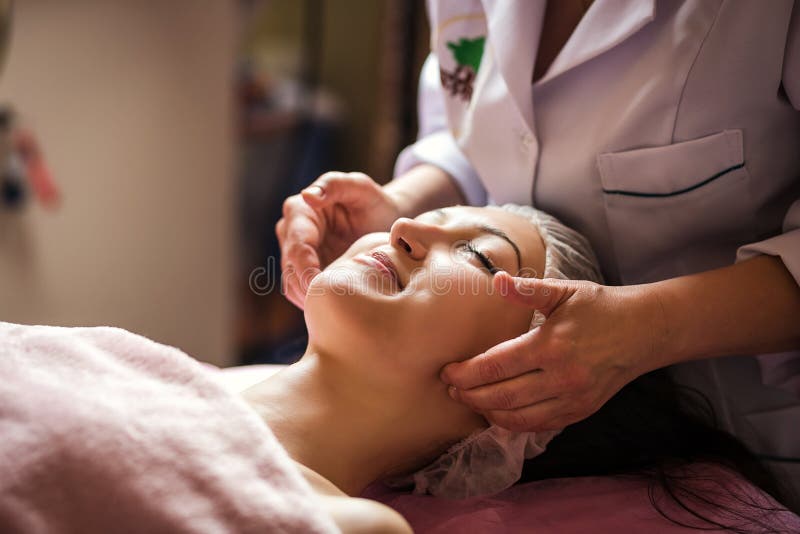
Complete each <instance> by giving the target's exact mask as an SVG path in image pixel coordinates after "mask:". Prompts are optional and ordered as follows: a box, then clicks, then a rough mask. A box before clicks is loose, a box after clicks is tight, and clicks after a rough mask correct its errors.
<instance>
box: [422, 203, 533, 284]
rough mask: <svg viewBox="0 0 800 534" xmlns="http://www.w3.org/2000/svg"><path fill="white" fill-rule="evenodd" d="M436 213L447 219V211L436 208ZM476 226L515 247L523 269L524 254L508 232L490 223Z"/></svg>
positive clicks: (518, 266)
mask: <svg viewBox="0 0 800 534" xmlns="http://www.w3.org/2000/svg"><path fill="white" fill-rule="evenodd" d="M434 213H435V214H436V216H437V217H439V218H440V219H446V218H447V213H445V211H444V210H443V209H438V210H434ZM476 228H477V229H478V230H480V231H481V232H483V233H486V234H491V235H493V236H497V237H499V238H500V239H502V240H503V241H505V242H506V243H508V244H509V245H511V248H513V249H514V254H516V255H517V269H522V254H520V252H519V247H518V246H517V244H516V243H514V241H513V240H512V239H511V238H510V237H508V234H506V233H505V232H504V231H502V230H501V229H499V228H495V227H494V226H490V225H488V224H479V225H477V226H476Z"/></svg>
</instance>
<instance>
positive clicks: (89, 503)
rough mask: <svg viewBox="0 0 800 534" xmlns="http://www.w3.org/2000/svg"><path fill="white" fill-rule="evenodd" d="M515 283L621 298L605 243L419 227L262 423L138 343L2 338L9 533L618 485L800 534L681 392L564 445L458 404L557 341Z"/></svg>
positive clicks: (548, 234)
mask: <svg viewBox="0 0 800 534" xmlns="http://www.w3.org/2000/svg"><path fill="white" fill-rule="evenodd" d="M503 271H505V272H506V273H514V274H518V273H522V274H523V275H535V274H536V273H542V274H543V275H544V276H545V277H561V278H573V279H585V280H589V281H592V282H601V277H600V275H599V273H598V270H597V267H596V261H595V259H594V256H593V254H592V252H591V250H590V248H589V246H588V243H587V242H586V240H585V239H583V238H582V237H581V236H579V235H578V234H577V233H575V232H574V231H572V230H570V229H568V228H566V227H565V226H563V225H562V224H560V223H559V222H558V221H557V220H555V219H554V218H552V217H550V216H547V215H546V214H543V213H541V212H538V211H535V210H533V209H531V208H521V207H517V206H505V207H503V208H497V207H488V208H467V207H453V208H447V209H444V210H437V211H435V212H430V213H426V214H423V215H421V216H419V217H418V218H417V219H414V220H410V219H400V220H398V221H397V222H396V223H395V224H394V225H393V226H392V229H391V232H390V233H376V234H370V235H367V236H364V237H363V238H361V239H359V240H358V241H357V242H356V243H355V244H354V245H353V246H352V247H351V248H350V249H349V250H348V251H347V252H346V253H345V254H344V255H343V256H342V257H341V258H339V259H338V260H337V261H336V262H334V263H333V264H332V265H330V266H329V267H328V268H327V269H326V270H325V271H323V272H322V273H321V274H320V275H319V276H317V277H316V278H315V279H314V281H313V283H312V285H311V287H310V289H309V293H308V297H307V300H306V304H305V317H306V323H307V326H308V332H309V344H308V347H307V349H306V352H305V354H304V356H303V357H302V359H301V360H300V361H299V362H298V363H296V364H294V365H291V366H289V367H287V368H285V369H283V370H282V371H280V372H278V373H277V374H274V375H273V376H271V377H269V378H267V379H266V380H264V381H262V382H260V383H259V384H257V385H256V386H254V387H252V388H250V389H248V390H247V391H245V392H244V393H243V395H242V396H243V398H244V399H245V401H246V403H247V404H245V403H243V402H241V399H237V398H236V397H235V396H234V395H232V394H229V393H227V392H226V391H225V390H224V389H223V388H222V387H221V386H220V385H219V383H218V382H216V380H217V378H216V377H215V376H214V372H213V371H207V370H205V369H204V368H202V366H200V365H197V364H196V363H195V362H194V361H193V360H191V359H190V358H188V357H185V356H182V355H180V353H178V352H177V351H174V350H173V349H169V348H166V347H163V346H161V345H157V344H154V343H152V342H148V341H146V340H143V339H142V338H139V337H137V336H132V335H129V334H125V333H123V332H120V331H118V330H113V329H58V328H47V327H21V326H15V325H7V324H4V325H0V340H2V341H0V372H2V373H3V374H4V377H5V378H4V380H3V381H0V384H2V385H0V434H1V435H3V444H0V459H2V460H0V490H1V491H2V494H0V530H3V531H6V530H9V531H21V532H33V531H37V532H38V531H63V532H71V531H75V532H77V531H80V532H90V531H101V530H105V529H107V528H109V524H113V525H114V526H115V527H116V530H117V531H120V530H127V531H145V530H147V531H153V530H170V531H192V532H195V531H196V532H214V531H229V530H236V531H240V532H250V531H253V532H256V531H259V532H264V531H284V532H286V531H288V532H291V531H296V532H326V531H336V529H337V528H338V529H339V530H341V531H343V532H410V531H411V529H410V526H409V525H408V523H407V522H406V521H405V520H404V519H403V517H402V516H400V515H399V514H398V513H396V512H394V511H393V510H392V509H390V508H388V507H386V506H384V505H382V504H380V503H378V502H375V501H370V500H366V499H359V498H357V496H358V495H361V494H362V492H363V491H364V490H365V488H367V486H369V485H370V484H371V483H373V482H375V481H379V480H382V481H388V482H389V483H390V484H393V485H397V486H402V485H406V486H408V487H409V488H412V487H413V488H414V490H415V491H416V492H427V493H430V494H433V495H436V496H441V497H444V498H464V497H471V496H477V495H485V494H491V493H495V492H499V491H501V490H504V489H506V488H508V487H509V486H511V485H512V484H514V483H515V482H517V481H518V480H519V479H520V477H521V476H522V477H523V480H533V479H539V478H554V477H561V476H580V475H605V474H609V475H618V474H626V475H633V476H637V477H645V478H648V479H650V480H652V492H651V495H653V496H654V497H653V505H654V506H656V507H658V508H659V509H661V507H662V506H663V503H664V502H665V500H664V499H666V500H672V501H674V503H675V504H677V505H678V506H672V507H669V510H670V512H669V513H668V514H665V515H667V516H668V520H669V521H672V522H674V523H678V524H686V525H690V526H693V527H695V528H706V529H708V528H709V527H713V528H722V529H730V530H733V531H745V532H751V531H760V530H769V531H776V530H777V531H780V530H786V531H790V530H791V529H792V528H796V527H797V525H798V524H800V523H798V522H797V521H798V518H797V517H796V516H794V515H793V514H791V513H790V512H788V511H785V508H784V507H783V506H781V505H780V504H779V503H780V502H781V499H783V496H782V495H781V493H780V488H779V487H778V485H777V484H776V482H775V480H774V479H773V478H772V477H771V476H770V475H769V473H768V472H767V471H766V470H764V469H763V468H762V467H761V466H760V465H759V464H758V462H757V461H756V459H755V458H754V457H753V456H752V455H751V454H750V453H749V452H748V451H747V450H746V449H745V448H744V447H743V446H742V445H741V444H740V443H739V442H738V441H736V440H735V439H734V438H732V437H730V436H728V435H726V434H724V433H722V432H719V431H717V430H715V429H713V428H712V427H711V426H710V425H709V424H708V423H706V422H705V421H704V420H703V416H702V414H701V413H700V412H698V410H697V409H696V406H695V405H696V404H697V402H696V399H695V402H694V403H692V400H693V399H692V398H690V397H686V396H683V395H680V394H679V393H680V392H679V391H678V390H677V389H676V387H675V386H674V385H672V384H671V383H670V382H669V381H668V379H667V378H665V377H664V376H662V375H659V374H650V375H646V376H644V377H642V378H640V379H638V380H636V381H634V382H633V383H631V384H630V385H629V386H627V387H626V388H624V389H623V390H622V391H620V393H619V394H618V395H617V396H616V397H615V398H614V399H612V400H611V401H609V403H607V405H606V406H605V407H604V408H603V409H601V410H600V411H599V412H598V413H597V414H595V415H594V416H592V417H590V418H589V419H587V420H586V421H584V422H581V423H577V424H575V425H572V426H570V427H568V428H567V429H565V430H564V431H563V432H561V433H559V432H545V433H539V434H532V433H514V432H509V431H505V430H503V429H500V428H496V427H489V426H488V425H487V423H486V421H485V420H484V419H483V418H482V417H481V416H480V415H478V414H476V413H474V412H472V411H470V410H469V409H468V408H466V407H465V406H464V405H462V404H460V403H457V402H455V401H453V400H451V398H450V397H449V396H448V394H447V390H446V386H445V385H444V384H443V383H442V382H441V381H440V380H439V377H438V375H439V371H440V369H441V368H442V367H443V366H444V365H445V364H447V363H449V362H452V361H455V360H459V359H463V358H464V357H465V356H466V355H470V354H477V353H480V352H482V351H484V350H486V349H488V348H489V347H492V346H493V345H496V344H497V343H499V342H501V341H503V340H506V339H510V338H512V337H515V336H518V335H520V334H522V333H524V332H526V331H527V330H528V329H529V328H531V327H532V325H533V326H534V327H535V326H536V325H538V324H540V321H539V317H534V316H533V314H532V313H531V311H530V310H528V309H527V308H525V307H522V306H514V305H512V304H509V301H508V299H507V298H505V297H503V296H502V295H501V294H500V289H501V286H503V284H502V283H501V282H503V280H505V281H506V282H507V281H508V277H507V275H505V274H498V273H501V272H503ZM540 275H541V274H540ZM248 405H249V407H248ZM262 422H263V424H262ZM268 429H269V430H268ZM270 430H271V432H270ZM273 435H274V438H277V441H278V442H279V443H280V445H282V447H283V449H281V448H279V447H277V446H276V445H275V442H274V438H273ZM7 438H8V439H7ZM284 450H285V452H284ZM286 453H288V456H287V455H286ZM289 458H291V460H289ZM526 459H527V462H526ZM697 466H716V467H714V468H709V469H700V468H697ZM696 468H697V469H696ZM298 472H299V475H301V476H298ZM695 473H696V474H697V476H695V475H694V474H695ZM710 473H711V474H713V476H712V475H710ZM714 477H716V478H717V481H716V482H715V483H712V484H711V485H710V486H709V481H710V480H711V479H712V478H714ZM695 479H696V480H695ZM744 480H747V481H749V483H745V482H744ZM695 481H697V482H698V484H700V483H702V484H700V485H696V484H695ZM730 481H733V482H731V483H728V482H730ZM712 482H714V481H713V480H712ZM309 488H310V491H309ZM756 488H760V489H756ZM770 495H771V497H770ZM659 503H661V504H659ZM621 505H623V506H624V503H621ZM534 527H535V525H531V528H534ZM657 527H658V525H654V528H657Z"/></svg>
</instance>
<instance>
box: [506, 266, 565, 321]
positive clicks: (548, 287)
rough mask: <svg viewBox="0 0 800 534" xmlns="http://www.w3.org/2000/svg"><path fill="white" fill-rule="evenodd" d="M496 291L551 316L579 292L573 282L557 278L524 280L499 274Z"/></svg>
mask: <svg viewBox="0 0 800 534" xmlns="http://www.w3.org/2000/svg"><path fill="white" fill-rule="evenodd" d="M493 283H494V289H495V291H497V292H498V293H500V294H501V295H502V296H504V297H506V298H507V299H509V300H511V301H512V302H515V303H517V304H521V305H523V306H527V307H528V308H532V309H534V310H539V311H540V312H542V313H543V314H544V316H545V317H547V316H549V315H550V314H551V313H553V311H555V310H556V308H558V307H559V306H560V305H561V304H562V303H564V302H565V301H566V300H567V299H569V298H570V297H571V296H572V295H574V294H575V292H576V291H577V284H576V283H575V282H574V281H572V280H559V279H556V278H522V277H517V276H511V275H510V274H508V273H506V272H502V271H501V272H498V273H497V274H496V275H495V277H494V280H493Z"/></svg>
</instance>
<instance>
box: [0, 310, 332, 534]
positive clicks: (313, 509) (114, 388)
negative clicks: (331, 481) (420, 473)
mask: <svg viewBox="0 0 800 534" xmlns="http://www.w3.org/2000/svg"><path fill="white" fill-rule="evenodd" d="M0 532H23V533H27V532H47V533H61V532H64V533H67V532H70V533H71V532H75V533H78V532H80V533H82V534H87V533H95V532H97V533H99V532H103V533H107V532H147V533H157V532H170V533H173V532H174V533H182V532H198V533H201V532H202V533H217V532H220V533H222V532H237V533H248V532H253V533H256V532H257V533H265V532H287V533H288V532H302V533H316V532H338V529H337V528H336V526H335V525H334V523H333V521H332V520H331V518H330V517H328V516H327V515H324V514H323V513H322V512H321V511H320V507H319V504H318V502H317V500H316V497H315V496H314V495H313V494H312V491H311V489H310V487H309V486H308V484H307V483H306V482H305V480H304V479H303V478H302V476H301V475H300V473H299V472H298V471H297V470H296V468H295V467H294V465H293V464H292V462H291V460H290V459H289V457H288V455H287V454H286V452H285V451H284V450H283V448H282V447H281V446H280V444H279V443H278V442H277V441H276V440H275V437H274V436H273V435H272V433H271V432H270V430H269V429H268V428H267V427H266V426H265V425H264V424H263V423H262V421H261V420H260V419H259V418H258V417H257V416H256V415H255V413H254V412H253V411H252V410H250V409H249V407H248V406H247V405H246V404H245V403H244V402H243V401H242V400H241V399H239V398H238V397H237V396H236V395H234V394H232V393H229V392H227V391H226V390H225V389H224V388H223V387H222V386H221V385H219V384H218V383H217V382H216V380H215V379H214V377H213V373H212V372H211V371H208V370H206V369H205V368H204V367H203V366H202V365H201V364H199V363H197V362H196V361H194V360H193V359H192V358H190V357H188V356H186V355H185V354H184V353H182V352H180V351H179V350H177V349H174V348H171V347H167V346H164V345H160V344H158V343H155V342H153V341H150V340H148V339H146V338H143V337H140V336H137V335H134V334H131V333H129V332H126V331H124V330H120V329H116V328H56V327H44V326H19V325H12V324H8V323H0Z"/></svg>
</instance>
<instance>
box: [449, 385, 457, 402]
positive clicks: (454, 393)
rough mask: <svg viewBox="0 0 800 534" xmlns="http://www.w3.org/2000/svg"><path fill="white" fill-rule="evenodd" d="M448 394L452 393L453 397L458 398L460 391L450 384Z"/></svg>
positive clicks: (451, 396)
mask: <svg viewBox="0 0 800 534" xmlns="http://www.w3.org/2000/svg"><path fill="white" fill-rule="evenodd" d="M447 394H448V395H450V398H451V399H453V400H458V391H457V390H456V388H455V386H449V387H448V388H447Z"/></svg>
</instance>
